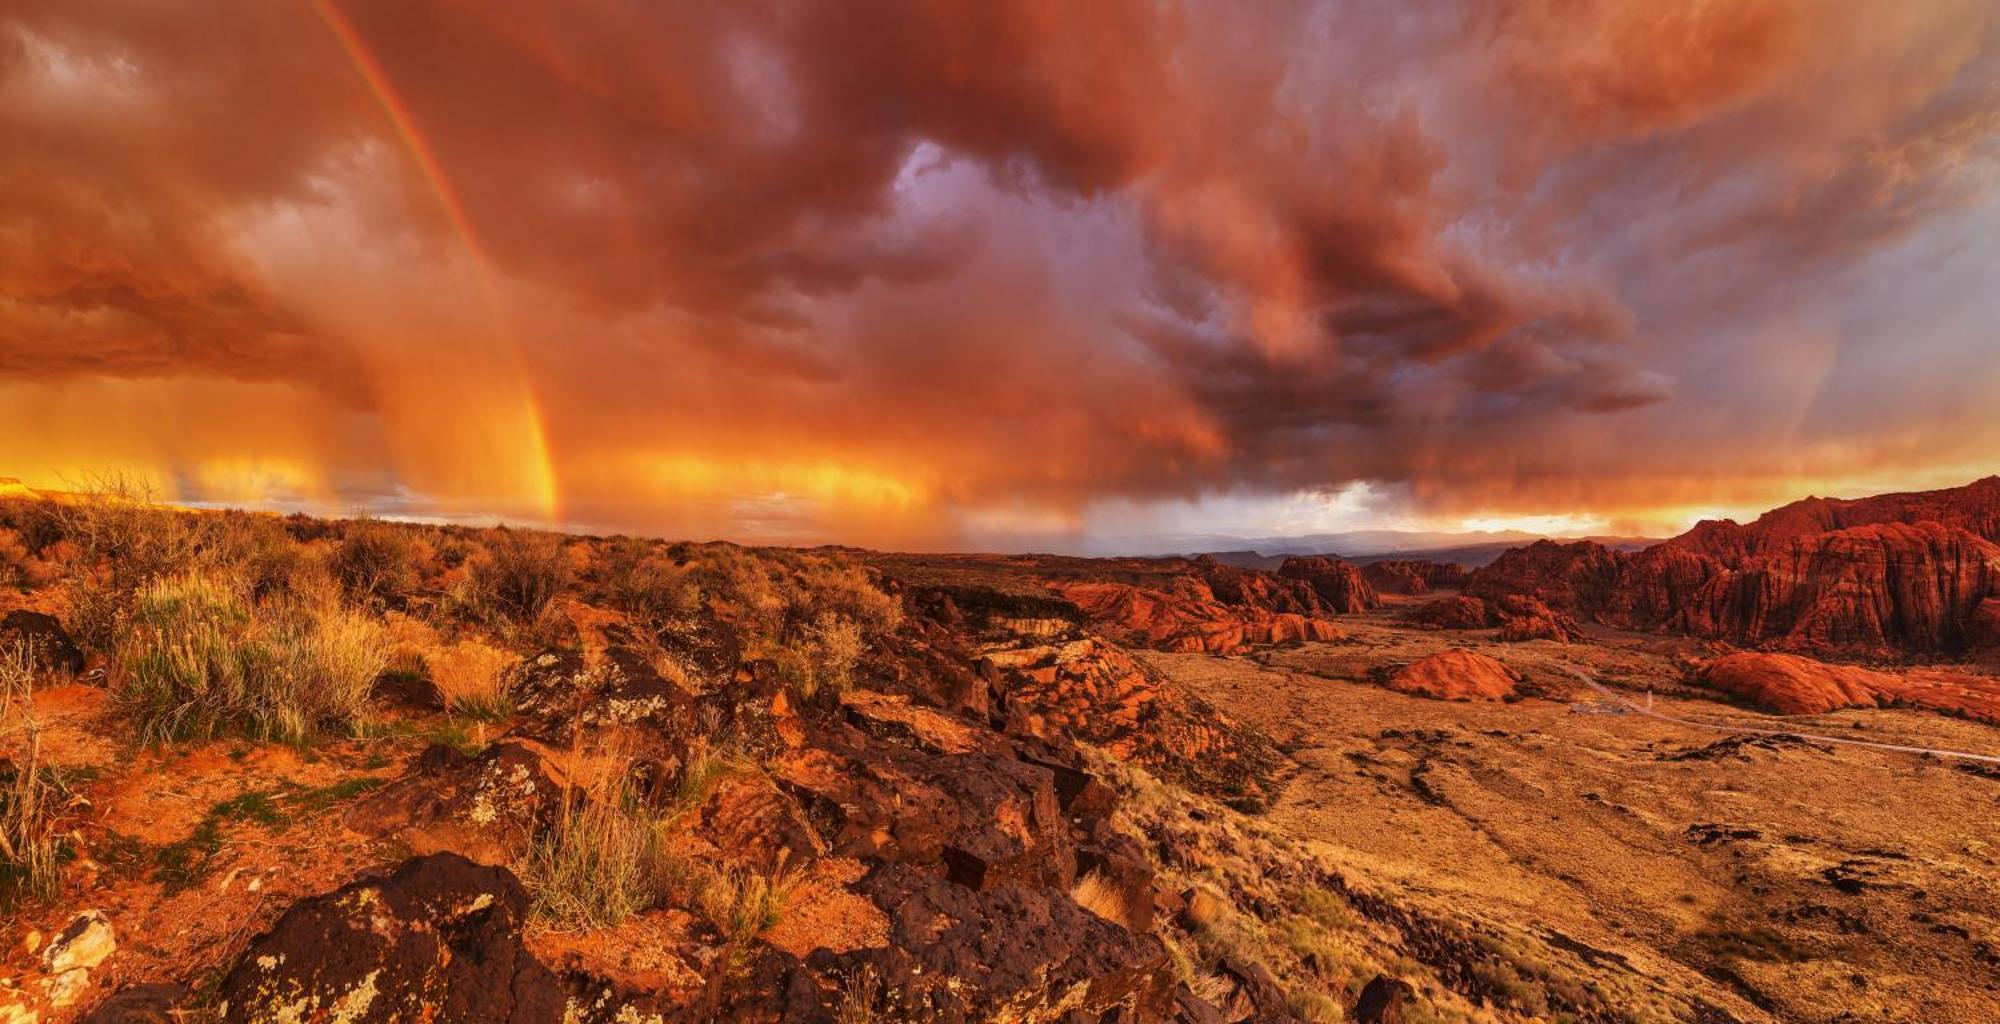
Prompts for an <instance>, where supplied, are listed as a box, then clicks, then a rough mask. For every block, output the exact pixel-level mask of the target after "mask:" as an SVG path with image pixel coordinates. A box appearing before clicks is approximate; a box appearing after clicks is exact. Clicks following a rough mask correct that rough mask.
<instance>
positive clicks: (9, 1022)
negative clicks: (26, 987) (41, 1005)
mask: <svg viewBox="0 0 2000 1024" xmlns="http://www.w3.org/2000/svg"><path fill="white" fill-rule="evenodd" d="M41 1019H42V1015H41V1014H39V1013H36V1012H35V1011H33V1010H31V1009H29V1008H28V1007H27V1005H26V1004H24V1003H18V1002H5V1003H0V1024H36V1022H38V1021H40V1020H41Z"/></svg>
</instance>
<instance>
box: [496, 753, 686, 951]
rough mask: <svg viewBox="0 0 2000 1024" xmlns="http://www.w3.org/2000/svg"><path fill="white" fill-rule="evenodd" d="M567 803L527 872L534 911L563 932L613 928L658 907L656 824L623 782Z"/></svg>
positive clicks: (661, 879)
mask: <svg viewBox="0 0 2000 1024" xmlns="http://www.w3.org/2000/svg"><path fill="white" fill-rule="evenodd" d="M567 796H568V797H570V798H569V799H565V800H564V803H563V812H562V814H561V815H560V816H558V817H557V819H556V821H555V823H554V824H553V825H551V826H550V827H549V828H548V829H547V830H546V831H544V832H543V833H542V834H541V835H539V836H537V837H536V838H535V840H534V843H533V844H532V845H531V846H530V847H529V850H528V857H527V861H526V863H525V864H524V865H523V869H522V876H523V880H524V881H526V883H527V885H528V889H529V891H530V892H531V893H532V894H533V896H534V907H535V912H536V913H537V914H538V915H540V916H542V917H543V918H544V919H546V920H548V921H550V922H551V923H553V924H556V925H558V926H562V927H568V928H590V927H597V928H608V927H611V926H613V925H616V924H618V923H619V922H621V921H623V920H625V919H626V918H628V917H631V916H632V915H633V914H636V913H639V912H640V911H642V910H645V909H647V908H648V907H651V906H652V905H653V904H654V903H656V902H658V900H659V898H660V895H661V891H662V888H663V886H664V884H665V874H666V872H667V858H666V854H665V853H664V851H663V850H662V848H661V845H660V827H659V824H660V823H659V820H658V818H657V817H655V816H654V815H653V814H652V813H650V812H648V811H647V810H646V809H645V808H644V807H643V806H642V805H641V804H640V802H639V800H638V799H637V796H636V794H634V793H633V792H632V791H631V788H630V786H629V785H627V784H625V783H623V782H622V781H619V782H616V783H611V782H606V783H604V784H602V785H600V786H598V787H596V789H595V791H594V792H584V791H577V792H573V793H570V794H567Z"/></svg>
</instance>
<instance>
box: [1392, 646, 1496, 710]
mask: <svg viewBox="0 0 2000 1024" xmlns="http://www.w3.org/2000/svg"><path fill="white" fill-rule="evenodd" d="M1520 680H1521V677H1520V676H1519V675H1518V674H1516V673H1515V672H1514V670H1513V669H1510V668H1508V667H1507V666H1505V665H1502V664H1501V663H1499V662H1497V661H1494V660H1493V659H1492V658H1489V657H1487V656H1486V655H1484V654H1474V653H1473V652H1471V651H1445V652H1443V653H1442V654H1433V655H1431V656H1430V657H1428V658H1425V659H1424V660H1422V661H1419V662H1416V663H1415V664H1412V665H1407V666H1404V667H1403V668H1402V669H1401V670H1399V671H1397V672H1396V674H1395V675H1392V676H1390V677H1389V688H1390V689H1392V690H1396V691H1399V692H1401V693H1410V694H1416V695H1417V696H1421V697H1432V698H1435V699H1437V700H1488V701H1497V700H1506V699H1507V698H1509V697H1512V696H1514V694H1515V690H1514V684H1515V683H1518V682H1520Z"/></svg>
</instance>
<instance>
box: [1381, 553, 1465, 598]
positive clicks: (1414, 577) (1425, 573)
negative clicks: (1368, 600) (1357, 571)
mask: <svg viewBox="0 0 2000 1024" xmlns="http://www.w3.org/2000/svg"><path fill="white" fill-rule="evenodd" d="M1466 575H1467V573H1466V569H1465V566H1462V565H1454V564H1452V563H1449V562H1429V561H1421V560H1418V559H1400V558H1399V559H1390V560H1388V561H1384V562H1370V563H1368V564H1367V565H1364V566H1362V567H1361V576H1362V578H1363V579H1365V580H1367V581H1368V583H1369V585H1370V586H1373V587H1374V588H1375V590H1376V591H1377V592H1378V593H1383V594H1428V593H1430V592H1431V591H1432V590H1435V589H1437V588H1439V587H1460V586H1464V585H1465V578H1466Z"/></svg>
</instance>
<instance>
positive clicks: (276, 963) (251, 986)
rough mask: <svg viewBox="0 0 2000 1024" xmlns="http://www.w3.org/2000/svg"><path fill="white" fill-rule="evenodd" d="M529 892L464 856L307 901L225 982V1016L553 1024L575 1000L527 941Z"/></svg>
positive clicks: (434, 859)
mask: <svg viewBox="0 0 2000 1024" xmlns="http://www.w3.org/2000/svg"><path fill="white" fill-rule="evenodd" d="M527 911H528V894H527V892H526V890H524V889H523V888H522V887H521V883H520V882H519V881H518V880H517V879H516V878H515V877H514V875H513V874H512V873H511V872H509V871H507V870H506V869H505V868H498V867H483V866H481V865H478V864H474V863H472V862H471V861H469V860H466V859H465V858H463V857H460V856H458V855H457V854H451V853H441V854H436V855H433V856H430V857H420V858H416V859H413V860H409V861H406V862H404V864H403V865H402V866H401V867H399V868H397V869H396V870H395V871H394V872H393V873H391V874H390V875H388V876H387V877H383V878H369V879H363V880H361V881H358V882H354V883H352V884H350V885H347V886H343V887H342V888H340V889H336V890H334V891H333V892H330V893H328V894H326V895H324V896H317V897H312V898H310V899H306V900H302V901H300V902H299V903H298V904H296V905H294V906H293V907H292V908H291V909H290V910H287V911H285V913H284V916H282V917H280V918H279V919H278V922H277V923H276V924H275V925H273V926H272V927H271V929H270V930H269V931H267V932H265V933H264V934H263V935H260V936H258V937H257V938H256V939H253V940H251V943H250V945H249V948H248V949H246V950H245V951H244V953H243V956H242V957H241V958H240V959H239V960H238V961H237V962H236V965H235V967H233V968H231V969H230V971H229V973H228V974H227V975H225V976H224V977H223V979H222V985H221V990H220V991H221V996H222V998H223V1000H224V1001H225V1004H226V1009H225V1010H224V1011H223V1016H222V1019H223V1020H224V1021H231V1022H233V1021H242V1022H244V1024H250V1022H256V1021H276V1020H299V1021H305V1020H339V1021H346V1022H350V1024H369V1022H384V1024H386V1022H389V1021H402V1020H452V1021H465V1022H468V1024H543V1022H547V1024H555V1022H558V1021H561V1020H563V1011H564V1008H565V1006H566V1004H567V1003H568V996H567V993H565V991H564V990H563V988H562V986H561V985H560V983H559V982H558V980H557V978H556V976H555V974H554V973H553V972H552V971H550V970H549V969H548V968H547V967H546V966H544V965H543V964H542V963H541V962H540V961H538V960H536V959H535V958H534V957H533V956H532V955H531V954H529V953H528V952H527V950H526V949H524V948H523V947H522V945H521V929H522V925H523V922H524V919H525V917H526V914H527Z"/></svg>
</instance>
